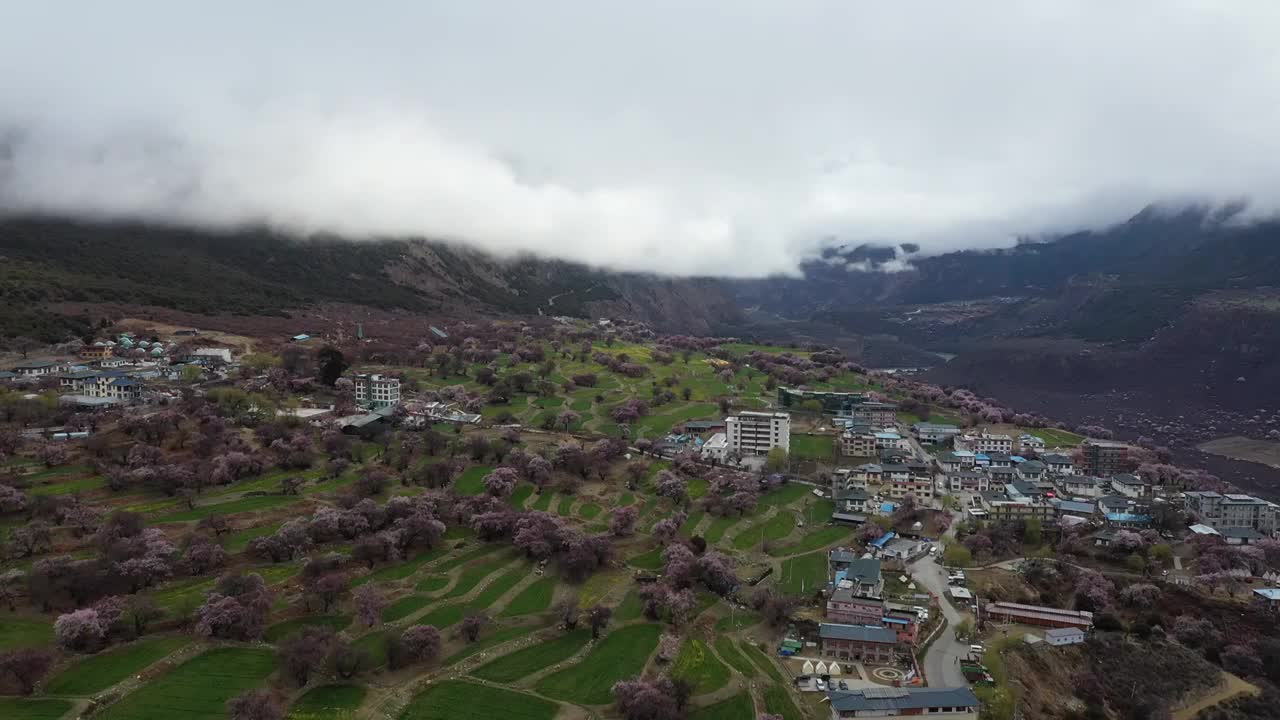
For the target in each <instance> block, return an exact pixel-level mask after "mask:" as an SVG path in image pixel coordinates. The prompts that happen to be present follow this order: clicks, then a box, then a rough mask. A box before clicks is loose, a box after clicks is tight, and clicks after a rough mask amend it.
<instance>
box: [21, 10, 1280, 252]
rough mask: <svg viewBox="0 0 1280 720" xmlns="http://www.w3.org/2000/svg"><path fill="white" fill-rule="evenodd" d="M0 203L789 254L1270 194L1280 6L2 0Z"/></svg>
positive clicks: (1053, 226) (463, 239)
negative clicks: (20, 0) (833, 245)
mask: <svg viewBox="0 0 1280 720" xmlns="http://www.w3.org/2000/svg"><path fill="white" fill-rule="evenodd" d="M9 5H10V6H8V7H6V8H5V24H6V26H7V28H8V30H7V32H6V34H5V40H4V42H3V43H0V211H7V212H11V213H13V212H41V213H55V214H65V215H71V216H75V217H87V218H102V219H117V218H123V219H144V220H152V221H165V222H173V223H178V224H184V225H197V226H201V227H212V228H225V227H236V226H240V225H245V224H268V225H270V226H272V227H275V228H278V229H280V230H282V231H287V232H290V233H297V234H299V235H307V234H311V233H316V232H325V233H336V234H340V235H344V236H348V237H351V238H353V239H364V238H378V237H389V236H394V237H402V236H411V237H427V238H432V239H439V240H448V241H453V242H459V243H465V244H467V245H471V246H475V247H478V248H482V249H485V250H488V251H493V252H497V253H501V254H517V253H535V254H539V255H544V256H553V257H560V258H565V259H569V260H576V261H581V262H586V263H590V264H593V265H598V266H603V267H608V268H612V269H619V270H637V271H656V272H662V273H670V274H678V275H693V274H699V275H720V276H736V277H746V276H759V275H766V274H772V273H788V272H793V271H794V270H795V269H796V267H797V265H798V263H799V262H800V261H801V260H802V259H804V258H805V257H807V256H810V255H812V254H813V253H814V252H815V251H816V250H817V249H818V248H820V247H821V246H823V245H824V244H831V243H841V244H858V243H863V242H872V243H888V244H896V243H903V242H912V243H917V244H919V245H920V246H921V254H923V255H929V254H936V253H941V252H947V251H950V250H955V249H960V248H995V247H1007V246H1009V245H1012V244H1013V243H1014V242H1015V241H1016V240H1017V238H1018V237H1026V236H1043V235H1046V234H1052V233H1057V232H1067V231H1073V230H1078V229H1082V228H1089V227H1101V226H1105V225H1107V224H1111V223H1115V222H1120V221H1123V220H1124V219H1126V218H1127V217H1129V216H1131V215H1132V214H1133V213H1135V212H1137V211H1138V210H1140V209H1141V208H1142V207H1144V206H1146V205H1148V204H1150V203H1153V202H1173V203H1177V202H1186V201H1197V202H1226V201H1235V200H1241V199H1244V200H1248V201H1249V202H1250V203H1251V205H1250V207H1251V209H1252V212H1253V213H1255V214H1270V213H1272V212H1273V211H1274V210H1275V209H1276V208H1277V207H1280V164H1278V163H1276V162H1275V161H1274V159H1275V158H1276V157H1277V156H1278V155H1280V132H1277V131H1276V129H1277V128H1280V43H1276V42H1275V39H1276V38H1277V37H1280V3H1268V2H1261V1H1258V2H1233V1H1232V0H1205V1H1203V2H1201V1H1192V0H1152V1H1149V2H1148V1H1144V0H1123V1H1121V2H1115V1H1114V0H1111V1H1106V2H1103V1H1091V0H1070V1H1063V2H1056V1H1049V0H1041V1H1037V0H1009V1H1008V2H984V1H983V0H971V1H970V2H963V3H957V2H915V1H912V0H901V1H895V2H890V3H886V2H870V1H866V2H864V1H862V0H836V1H830V2H828V1H825V0H788V1H787V2H780V1H774V2H761V1H758V0H680V1H675V0H651V1H650V2H645V3H621V2H613V1H610V0H542V1H540V2H536V3H530V2H517V1H515V0H512V1H510V2H494V1H490V0H466V1H465V2H456V1H451V2H436V1H434V0H417V1H414V2H409V1H404V2H401V1H400V0H379V1H375V2H371V3H360V4H355V3H350V2H336V1H330V0H309V1H308V2H301V1H300V0H277V1H275V2H267V3H264V2H246V1H244V0H222V1H221V2H217V3H180V2H172V0H164V1H160V0H117V1H116V2H111V3H102V2H91V1H89V0H84V1H81V2H72V1H70V0H67V1H59V0H50V1H49V2H40V3H11V4H9Z"/></svg>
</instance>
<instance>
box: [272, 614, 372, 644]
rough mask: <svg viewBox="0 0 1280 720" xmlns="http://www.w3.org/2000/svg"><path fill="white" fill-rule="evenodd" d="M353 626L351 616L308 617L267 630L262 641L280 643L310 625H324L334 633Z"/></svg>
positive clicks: (276, 625) (280, 623) (287, 621)
mask: <svg viewBox="0 0 1280 720" xmlns="http://www.w3.org/2000/svg"><path fill="white" fill-rule="evenodd" d="M350 624H351V616H350V615H308V616H306V617H300V618H294V619H292V620H285V621H284V622H279V623H276V624H275V625H272V626H271V627H269V628H267V631H266V632H265V633H263V635H262V639H263V640H266V641H267V642H269V643H274V642H279V641H281V640H283V639H285V638H287V637H289V636H290V635H292V634H294V633H296V632H298V631H299V630H301V629H302V628H304V627H307V626H309V625H323V626H325V627H328V628H331V629H332V630H333V631H334V632H337V631H339V630H342V629H343V628H345V627H347V626H348V625H350Z"/></svg>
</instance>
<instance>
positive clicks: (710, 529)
mask: <svg viewBox="0 0 1280 720" xmlns="http://www.w3.org/2000/svg"><path fill="white" fill-rule="evenodd" d="M741 520H742V518H741V517H740V516H738V515H725V516H723V517H718V518H716V519H714V520H712V521H711V524H710V525H708V526H707V531H706V532H705V533H703V534H702V537H703V538H704V539H705V540H706V541H707V543H709V544H711V545H715V544H716V543H718V542H720V540H721V539H723V538H724V534H725V531H727V530H728V529H729V528H731V527H733V526H734V525H736V524H737V523H738V522H739V521H741Z"/></svg>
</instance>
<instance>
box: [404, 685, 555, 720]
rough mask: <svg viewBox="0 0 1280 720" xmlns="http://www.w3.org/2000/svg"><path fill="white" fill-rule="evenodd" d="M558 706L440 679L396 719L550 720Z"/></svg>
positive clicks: (517, 693) (515, 693)
mask: <svg viewBox="0 0 1280 720" xmlns="http://www.w3.org/2000/svg"><path fill="white" fill-rule="evenodd" d="M559 710H560V706H559V705H557V704H555V703H553V702H548V701H546V700H543V699H542V698H538V697H534V696H533V695H526V694H525V693H521V692H516V691H514V690H504V689H502V688H496V687H493V686H491V685H481V684H479V683H472V682H465V681H462V680H443V681H441V682H438V683H434V684H432V685H429V686H428V687H427V689H426V690H423V691H422V692H421V693H418V695H417V696H416V697H414V699H413V700H412V701H411V702H410V703H409V706H408V707H406V708H405V709H404V712H403V713H401V714H400V720H492V719H493V718H503V720H551V719H552V718H553V717H555V716H556V713H557V712H558V711H559Z"/></svg>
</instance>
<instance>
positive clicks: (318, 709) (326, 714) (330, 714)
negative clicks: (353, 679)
mask: <svg viewBox="0 0 1280 720" xmlns="http://www.w3.org/2000/svg"><path fill="white" fill-rule="evenodd" d="M368 693H369V691H368V690H366V689H365V688H363V687H361V686H359V685H321V686H319V687H314V688H311V689H310V690H308V691H307V692H306V694H305V695H303V696H302V697H300V698H298V700H297V702H295V703H294V704H293V707H292V708H290V709H289V720H346V719H347V718H353V717H355V711H356V708H358V707H360V705H361V704H362V703H363V702H364V698H365V696H366V695H368Z"/></svg>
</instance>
